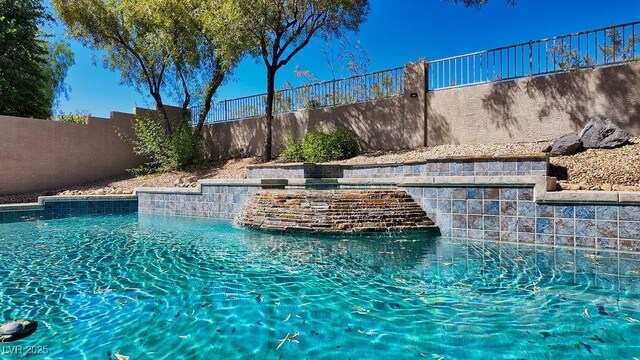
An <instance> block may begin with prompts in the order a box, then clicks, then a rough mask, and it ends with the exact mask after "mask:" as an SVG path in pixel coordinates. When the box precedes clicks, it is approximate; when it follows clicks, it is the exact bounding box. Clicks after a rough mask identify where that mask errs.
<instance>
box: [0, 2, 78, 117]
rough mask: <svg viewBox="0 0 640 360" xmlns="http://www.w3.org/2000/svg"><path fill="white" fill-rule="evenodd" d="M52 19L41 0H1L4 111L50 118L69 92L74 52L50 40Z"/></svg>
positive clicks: (1, 102) (0, 58)
mask: <svg viewBox="0 0 640 360" xmlns="http://www.w3.org/2000/svg"><path fill="white" fill-rule="evenodd" d="M51 20H52V18H51V16H50V15H49V14H47V12H46V11H45V9H44V6H43V5H42V2H41V1H40V0H26V1H25V0H0V114H4V115H12V116H21V117H36V118H42V119H47V118H50V117H52V115H53V107H54V103H55V101H56V99H57V98H58V97H59V96H60V95H66V94H67V93H68V87H67V86H66V85H65V84H64V79H65V77H66V74H67V70H68V69H69V67H70V66H71V65H73V52H72V51H71V50H70V49H69V47H68V46H66V45H65V44H64V43H49V42H47V41H46V38H47V37H48V36H47V35H46V34H44V33H43V31H42V30H41V29H40V28H41V27H42V26H43V25H44V24H45V23H47V22H49V21H51Z"/></svg>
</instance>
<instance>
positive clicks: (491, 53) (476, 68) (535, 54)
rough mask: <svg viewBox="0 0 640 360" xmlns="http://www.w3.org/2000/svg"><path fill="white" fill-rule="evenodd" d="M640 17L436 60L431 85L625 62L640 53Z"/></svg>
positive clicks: (432, 87) (436, 87)
mask: <svg viewBox="0 0 640 360" xmlns="http://www.w3.org/2000/svg"><path fill="white" fill-rule="evenodd" d="M638 31H640V22H633V23H627V24H622V25H614V26H608V27H605V28H601V29H596V30H589V31H583V32H579V33H575V34H569V35H562V36H556V37H552V38H548V39H542V40H535V41H529V42H525V43H521V44H517V45H511V46H505V47H500V48H495V49H491V50H485V51H479V52H475V53H471V54H465V55H460V56H453V57H449V58H445V59H439V60H435V61H430V62H429V64H428V79H427V86H428V90H439V89H447V88H454V87H461V86H468V85H475V84H480V83H486V82H493V81H501V80H509V79H516V78H521V77H527V76H538V75H546V74H552V73H558V72H567V71H572V70H577V69H581V68H589V67H598V66H607V65H614V64H620V63H623V62H627V61H631V60H637V59H639V58H640V43H639V41H638V40H640V38H639V36H640V34H639V33H638Z"/></svg>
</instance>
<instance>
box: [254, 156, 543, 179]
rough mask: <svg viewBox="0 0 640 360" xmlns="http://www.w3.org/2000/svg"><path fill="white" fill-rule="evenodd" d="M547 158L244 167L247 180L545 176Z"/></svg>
mask: <svg viewBox="0 0 640 360" xmlns="http://www.w3.org/2000/svg"><path fill="white" fill-rule="evenodd" d="M547 168H548V160H547V158H544V157H543V158H527V159H515V158H514V159H486V160H485V159H477V160H433V161H430V162H424V163H415V164H393V165H380V164H378V165H370V166H357V167H352V166H340V165H325V164H305V165H300V166H295V167H261V168H253V169H251V168H250V169H248V170H247V178H249V179H259V178H262V179H300V178H341V177H343V178H374V177H376V178H377V177H389V178H391V177H401V176H521V175H538V176H545V175H547Z"/></svg>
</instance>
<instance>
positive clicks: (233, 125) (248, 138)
mask: <svg viewBox="0 0 640 360" xmlns="http://www.w3.org/2000/svg"><path fill="white" fill-rule="evenodd" d="M424 71H425V66H424V64H422V63H417V64H414V63H410V64H408V65H407V66H406V67H405V94H404V95H403V96H397V97H392V98H387V99H379V100H373V101H368V102H363V103H358V104H350V105H343V106H338V107H334V108H324V109H315V110H302V111H296V112H292V113H288V114H279V115H277V116H276V117H275V119H274V121H273V149H274V155H276V154H277V153H278V152H279V150H280V149H281V148H282V144H283V142H284V140H285V139H286V138H287V136H294V137H297V138H300V137H302V136H304V134H305V133H306V132H307V131H309V130H314V129H316V128H317V127H321V128H324V129H332V128H334V127H335V126H338V125H340V126H345V127H347V128H349V129H351V130H353V131H354V132H355V133H356V135H358V137H359V138H360V141H361V145H362V147H363V149H365V150H398V149H413V148H418V147H421V146H424V134H425V128H424V126H425V121H424V100H425V94H424V89H425V84H424V82H425V72H424ZM411 94H414V95H415V96H413V97H412V96H411ZM265 128H266V127H265V119H264V117H258V118H251V119H246V120H238V121H232V122H225V123H218V124H213V125H208V126H206V127H205V128H204V135H205V144H206V148H207V149H208V150H209V151H210V152H211V156H212V157H214V158H216V157H225V156H228V155H236V154H246V155H259V154H261V152H262V150H263V147H264V139H265V138H266V132H265Z"/></svg>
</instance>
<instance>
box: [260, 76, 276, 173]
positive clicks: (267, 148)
mask: <svg viewBox="0 0 640 360" xmlns="http://www.w3.org/2000/svg"><path fill="white" fill-rule="evenodd" d="M275 80H276V68H275V67H271V68H267V104H266V110H265V115H266V120H267V129H266V130H267V138H266V139H265V144H264V153H263V154H262V161H263V162H267V161H269V160H271V143H272V142H273V126H272V125H273V102H274V98H275Z"/></svg>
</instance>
